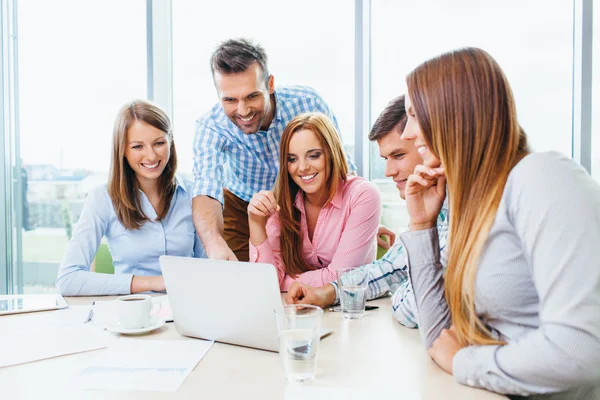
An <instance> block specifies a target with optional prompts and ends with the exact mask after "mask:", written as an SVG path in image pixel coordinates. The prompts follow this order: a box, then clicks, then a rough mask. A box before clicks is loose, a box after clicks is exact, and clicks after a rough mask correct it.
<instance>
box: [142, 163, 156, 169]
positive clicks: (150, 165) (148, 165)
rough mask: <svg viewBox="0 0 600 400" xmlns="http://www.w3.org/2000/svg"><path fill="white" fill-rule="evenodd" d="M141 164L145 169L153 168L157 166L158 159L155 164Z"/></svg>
mask: <svg viewBox="0 0 600 400" xmlns="http://www.w3.org/2000/svg"><path fill="white" fill-rule="evenodd" d="M142 166H143V167H144V168H147V169H154V168H156V167H158V161H157V162H156V163H155V164H142Z"/></svg>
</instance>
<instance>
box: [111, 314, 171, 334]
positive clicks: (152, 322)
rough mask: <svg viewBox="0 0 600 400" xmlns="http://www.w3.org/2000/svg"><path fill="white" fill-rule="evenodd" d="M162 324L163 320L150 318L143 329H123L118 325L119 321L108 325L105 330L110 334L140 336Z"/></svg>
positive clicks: (121, 325)
mask: <svg viewBox="0 0 600 400" xmlns="http://www.w3.org/2000/svg"><path fill="white" fill-rule="evenodd" d="M164 324H165V321H164V320H162V319H160V318H156V317H152V318H150V323H149V324H148V325H146V326H145V327H143V328H137V329H125V328H124V327H123V324H122V323H120V322H119V321H117V322H113V323H112V324H109V325H108V326H107V327H106V329H107V330H108V331H110V332H114V333H122V334H123V335H140V334H142V333H146V332H150V331H153V330H155V329H158V328H160V327H161V326H163V325H164Z"/></svg>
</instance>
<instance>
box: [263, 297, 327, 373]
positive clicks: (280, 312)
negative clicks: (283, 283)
mask: <svg viewBox="0 0 600 400" xmlns="http://www.w3.org/2000/svg"><path fill="white" fill-rule="evenodd" d="M275 320H276V323H277V333H278V335H279V355H280V357H281V361H282V362H283V371H284V374H285V378H286V380H287V381H288V382H303V381H305V380H310V379H314V377H315V373H316V371H317V351H318V350H319V342H320V340H321V335H320V334H321V324H322V321H323V310H322V309H321V308H320V307H317V306H310V305H302V304H291V305H286V306H283V308H280V309H277V310H275Z"/></svg>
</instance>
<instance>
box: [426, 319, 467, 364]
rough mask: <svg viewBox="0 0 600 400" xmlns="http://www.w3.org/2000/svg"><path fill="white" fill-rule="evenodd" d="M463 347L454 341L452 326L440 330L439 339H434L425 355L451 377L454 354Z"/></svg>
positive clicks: (454, 334)
mask: <svg viewBox="0 0 600 400" xmlns="http://www.w3.org/2000/svg"><path fill="white" fill-rule="evenodd" d="M463 347H464V346H461V344H460V343H459V342H458V339H456V331H455V330H454V326H452V327H451V328H450V329H444V330H442V333H441V334H440V337H438V338H437V339H435V341H434V342H433V344H432V345H431V348H430V349H429V350H428V351H427V354H429V357H431V358H433V361H435V362H436V363H437V364H438V365H439V366H440V367H441V368H442V369H443V370H444V371H446V372H447V373H449V374H450V375H452V361H453V360H454V356H455V355H456V353H458V351H459V350H460V349H462V348H463Z"/></svg>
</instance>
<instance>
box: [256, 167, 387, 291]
mask: <svg viewBox="0 0 600 400" xmlns="http://www.w3.org/2000/svg"><path fill="white" fill-rule="evenodd" d="M294 206H295V207H296V208H297V209H298V210H299V211H300V213H301V216H300V219H301V220H300V229H301V232H302V237H303V251H304V259H305V260H306V262H307V263H308V264H309V265H310V266H312V267H314V268H315V270H314V271H308V272H304V273H302V274H300V275H298V277H297V278H296V279H294V278H292V277H291V276H289V275H287V274H286V273H285V267H284V265H283V261H282V260H281V252H280V241H279V240H280V239H279V237H280V234H281V227H280V223H279V215H277V214H274V215H272V216H271V217H270V218H269V219H268V220H267V226H266V229H267V240H265V241H264V242H263V243H262V244H260V245H259V246H253V245H252V243H250V262H259V263H266V264H273V265H275V267H276V268H277V275H278V277H279V287H280V288H281V290H282V291H287V289H288V288H289V287H290V285H291V284H292V282H294V281H295V280H297V281H300V282H303V283H306V284H308V285H311V286H323V285H326V284H328V283H330V282H332V281H335V280H336V270H337V269H339V268H349V267H350V268H354V267H359V266H361V265H364V264H368V263H370V262H372V261H374V260H375V255H376V251H377V247H376V243H377V240H376V235H377V229H378V227H379V219H380V217H381V196H380V194H379V190H378V189H377V188H376V187H375V185H374V184H372V183H371V182H369V181H367V180H365V179H364V178H361V177H358V176H349V177H348V178H347V180H346V181H342V182H340V185H338V188H337V191H336V194H335V196H334V197H333V199H332V200H331V202H329V203H327V204H326V205H325V206H323V208H321V211H320V212H319V216H318V219H317V224H316V226H315V230H314V233H313V239H312V242H311V241H310V240H309V238H308V229H307V227H306V212H305V209H304V192H302V191H301V190H300V191H299V192H298V194H297V195H296V199H295V201H294Z"/></svg>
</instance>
